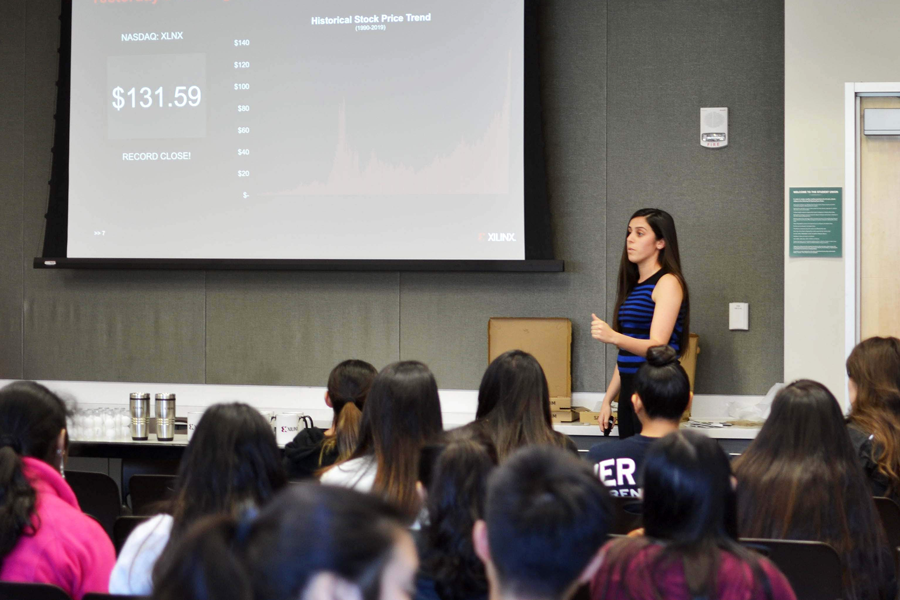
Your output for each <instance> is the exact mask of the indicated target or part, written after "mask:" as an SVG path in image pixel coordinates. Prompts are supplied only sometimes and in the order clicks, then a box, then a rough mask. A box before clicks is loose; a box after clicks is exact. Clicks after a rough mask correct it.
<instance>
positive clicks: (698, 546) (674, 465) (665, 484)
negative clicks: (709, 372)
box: [591, 431, 794, 600]
mask: <svg viewBox="0 0 900 600" xmlns="http://www.w3.org/2000/svg"><path fill="white" fill-rule="evenodd" d="M735 503H736V501H735V491H734V478H733V477H732V475H731V466H730V464H729V462H728V457H727V456H725V453H724V452H723V451H722V449H721V448H720V447H719V444H718V443H717V442H716V440H714V439H711V438H709V437H707V436H706V435H704V434H702V433H698V432H694V431H676V432H674V433H671V434H669V435H667V436H666V437H664V438H663V439H661V440H659V441H657V442H656V443H654V444H653V445H652V446H651V447H650V450H649V451H648V452H647V455H646V457H645V462H644V501H643V510H644V535H643V536H638V537H628V538H622V539H619V540H614V541H612V542H610V543H609V544H607V546H606V547H605V548H604V551H603V565H602V567H601V568H600V570H599V572H598V573H597V574H596V576H595V577H594V579H593V581H592V582H591V597H592V598H594V599H595V600H619V599H622V600H625V599H628V600H632V599H633V600H651V599H655V598H666V600H691V599H695V598H717V599H718V600H793V599H794V592H793V591H792V590H791V586H790V584H789V583H788V582H787V580H786V579H785V577H784V575H782V574H781V572H780V571H778V569H777V568H776V567H775V566H774V565H772V563H770V562H769V561H767V560H766V559H764V558H762V557H759V556H757V555H756V554H754V553H753V552H751V551H749V550H747V549H745V548H744V547H742V546H741V545H740V544H739V543H738V541H737V527H736V522H737V515H736V508H735Z"/></svg>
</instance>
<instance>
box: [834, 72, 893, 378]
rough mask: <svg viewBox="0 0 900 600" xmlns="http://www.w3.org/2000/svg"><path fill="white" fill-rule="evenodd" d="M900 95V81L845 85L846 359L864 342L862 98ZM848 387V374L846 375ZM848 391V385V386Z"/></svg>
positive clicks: (850, 83) (848, 83)
mask: <svg viewBox="0 0 900 600" xmlns="http://www.w3.org/2000/svg"><path fill="white" fill-rule="evenodd" d="M864 96H900V82H847V83H845V84H844V208H843V211H844V214H843V217H844V358H845V359H846V358H847V357H849V356H850V352H852V351H853V348H854V347H856V345H857V344H858V343H859V342H860V341H862V340H860V339H859V334H860V314H859V306H860V272H861V271H860V219H859V196H860V188H859V185H860V182H859V154H860V139H859V132H860V114H859V107H860V101H859V99H860V98H861V97H864ZM844 379H845V381H844V383H845V384H846V379H847V374H846V373H844ZM845 389H846V385H845Z"/></svg>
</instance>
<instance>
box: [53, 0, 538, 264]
mask: <svg viewBox="0 0 900 600" xmlns="http://www.w3.org/2000/svg"><path fill="white" fill-rule="evenodd" d="M523 10H524V9H523V0H453V1H452V2H451V1H448V0H404V1H399V0H384V1H371V0H310V1H302V2H301V1H297V0H267V1H266V2H259V1H258V0H131V1H123V0H115V1H114V0H106V1H104V0H75V1H74V5H73V23H72V90H71V128H70V159H69V166H70V175H69V222H68V255H69V257H72V258H78V257H83V258H222V259H241V258H259V259H265V258H274V259H279V258H285V259H410V260H421V259H524V257H525V251H524V247H525V245H524V207H523V196H524V191H523V178H524V173H523V85H524V83H523V80H524V73H523Z"/></svg>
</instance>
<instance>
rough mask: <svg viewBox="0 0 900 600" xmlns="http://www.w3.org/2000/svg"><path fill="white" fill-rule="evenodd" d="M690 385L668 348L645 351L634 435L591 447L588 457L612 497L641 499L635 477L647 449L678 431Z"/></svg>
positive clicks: (636, 394) (636, 397)
mask: <svg viewBox="0 0 900 600" xmlns="http://www.w3.org/2000/svg"><path fill="white" fill-rule="evenodd" d="M692 395H693V394H692V393H691V384H690V382H689V381H688V376H687V373H686V372H685V371H684V368H683V367H682V366H681V363H679V362H678V353H677V352H675V350H674V348H672V347H671V346H653V347H652V348H650V349H649V350H647V362H645V363H644V364H643V365H641V368H640V369H638V372H637V375H636V376H635V380H634V395H632V397H631V403H632V405H633V406H634V413H635V416H636V417H637V418H638V420H639V421H640V422H641V432H640V433H639V434H638V435H635V436H632V437H630V438H627V439H624V440H621V441H619V442H606V443H602V444H597V445H595V446H593V447H592V448H591V450H590V453H589V456H590V459H591V462H595V463H597V466H596V467H594V470H595V472H596V473H597V476H598V477H599V478H600V480H601V481H602V482H603V483H605V484H606V485H607V486H609V488H610V494H612V495H613V496H627V497H633V498H640V497H641V486H640V484H639V482H638V476H639V473H640V471H641V466H643V464H644V455H645V454H646V453H647V448H649V447H650V444H652V443H653V442H654V441H655V440H657V439H659V438H661V437H663V436H666V435H668V434H670V433H672V432H673V431H676V430H678V423H679V422H680V421H681V415H682V414H684V411H685V410H686V409H687V407H688V404H690V402H691V396H692Z"/></svg>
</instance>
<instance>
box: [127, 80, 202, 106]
mask: <svg viewBox="0 0 900 600" xmlns="http://www.w3.org/2000/svg"><path fill="white" fill-rule="evenodd" d="M112 97H113V101H112V106H113V108H115V109H116V110H117V111H121V110H122V109H123V108H150V107H152V106H156V107H158V108H165V107H167V106H168V107H175V108H183V107H186V106H188V107H196V106H199V105H200V102H201V100H202V98H203V94H202V92H201V91H200V87H199V86H196V85H192V86H186V85H178V86H175V91H174V93H173V94H172V96H171V98H169V99H167V94H166V93H165V91H164V90H163V88H162V86H160V87H158V88H156V89H155V90H151V89H150V88H149V87H142V88H136V87H133V88H131V89H130V90H127V91H126V90H125V89H123V88H122V87H121V86H117V87H116V88H115V89H113V91H112Z"/></svg>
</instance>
